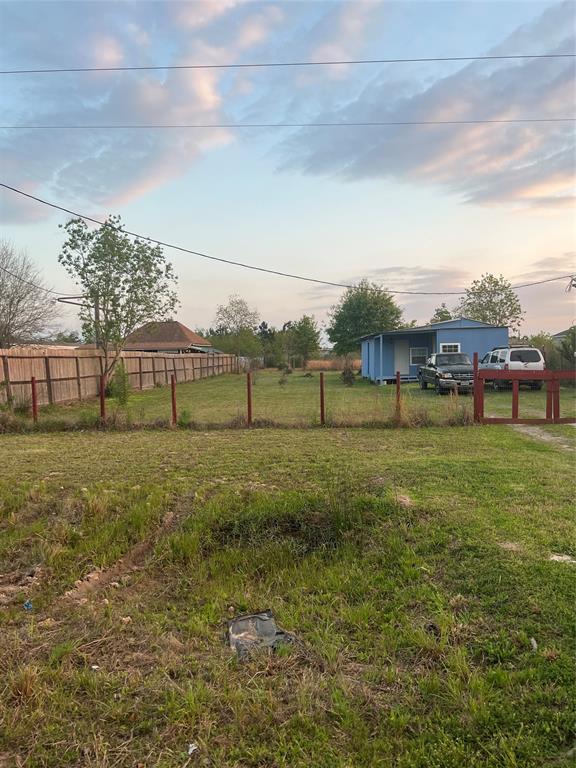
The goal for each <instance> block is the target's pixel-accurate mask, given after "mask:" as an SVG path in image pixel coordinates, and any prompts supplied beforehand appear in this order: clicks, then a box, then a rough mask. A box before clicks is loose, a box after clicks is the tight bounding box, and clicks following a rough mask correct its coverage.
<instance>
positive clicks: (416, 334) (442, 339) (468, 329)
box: [361, 317, 508, 384]
mask: <svg viewBox="0 0 576 768" xmlns="http://www.w3.org/2000/svg"><path fill="white" fill-rule="evenodd" d="M361 342H362V376H363V378H365V379H370V380H371V381H375V382H379V383H381V384H382V383H385V382H389V381H393V380H394V379H395V378H396V371H400V376H401V378H402V379H403V380H404V381H412V380H415V379H416V377H417V374H418V368H419V367H420V366H421V365H424V363H425V362H426V360H427V359H428V357H430V355H432V354H434V353H435V352H464V353H466V354H468V355H469V356H470V358H472V356H473V354H474V352H478V356H479V357H480V358H482V357H483V356H484V355H485V354H486V352H489V351H490V350H491V349H493V348H494V347H502V346H504V347H506V346H508V328H506V327H503V326H498V325H490V324H489V323H482V322H480V321H479V320H471V319H469V318H467V317H459V318H456V319H454V320H443V321H442V322H440V323H430V324H429V325H422V326H420V327H416V328H401V329H399V330H397V331H383V332H382V333H372V334H370V335H369V336H363V337H362V339H361Z"/></svg>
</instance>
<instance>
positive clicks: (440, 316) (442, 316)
mask: <svg viewBox="0 0 576 768" xmlns="http://www.w3.org/2000/svg"><path fill="white" fill-rule="evenodd" d="M444 320H452V312H451V311H450V310H449V309H448V307H447V306H446V304H445V302H442V304H440V306H439V307H436V309H435V310H434V314H433V315H432V317H431V318H430V322H431V323H441V322H443V321H444Z"/></svg>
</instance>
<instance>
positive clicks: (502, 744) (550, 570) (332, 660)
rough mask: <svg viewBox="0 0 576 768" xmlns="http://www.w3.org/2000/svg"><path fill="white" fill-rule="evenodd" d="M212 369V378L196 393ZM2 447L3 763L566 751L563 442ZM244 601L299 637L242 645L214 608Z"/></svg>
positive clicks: (482, 760)
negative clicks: (252, 647)
mask: <svg viewBox="0 0 576 768" xmlns="http://www.w3.org/2000/svg"><path fill="white" fill-rule="evenodd" d="M262 378H263V377H262ZM294 381H295V382H296V379H294ZM308 383H309V382H307V381H306V380H305V381H304V382H303V383H302V384H300V383H295V384H294V385H293V387H294V390H296V388H297V387H299V386H301V387H302V391H303V392H305V391H307V390H305V389H304V387H305V386H306V385H307V384H308ZM208 384H212V385H214V386H219V387H221V388H222V389H221V390H220V391H221V392H222V391H224V390H225V388H226V387H227V386H230V387H231V386H232V382H228V381H226V380H224V379H222V380H217V381H212V382H201V383H200V384H198V385H193V386H194V387H196V390H194V389H193V387H190V390H191V391H196V392H199V391H203V389H204V387H206V386H207V385H208ZM256 386H257V388H258V387H262V391H263V390H264V385H263V384H262V383H261V381H259V382H258V383H257V385H256ZM277 386H278V385H277ZM270 387H271V385H270ZM279 388H280V387H279ZM363 388H364V387H363V385H362V386H358V388H357V389H355V388H352V390H351V391H348V390H346V391H345V392H344V395H343V396H345V397H350V398H360V397H361V395H360V393H361V392H362V390H363ZM366 389H367V391H368V395H367V396H368V397H372V396H373V394H372V393H373V392H376V393H379V395H380V397H381V398H383V397H388V395H387V394H386V395H385V394H384V391H383V390H378V389H376V388H371V387H370V388H369V387H368V386H366ZM234 391H236V390H234ZM259 391H260V390H259ZM290 391H292V390H287V393H288V392H290ZM329 391H332V393H333V394H334V393H335V392H336V391H337V385H336V383H335V382H331V385H330V390H329ZM287 393H286V397H289V395H288V394H287ZM160 394H164V393H159V392H156V391H155V392H153V393H150V395H151V396H152V395H153V396H155V397H159V396H160ZM526 394H527V395H529V394H530V393H526ZM503 397H504V396H503ZM199 399H200V396H199V395H198V396H197V398H196V400H195V402H198V400H199ZM439 399H440V398H438V400H439ZM334 400H335V396H334V398H333V402H334ZM431 400H432V401H433V402H435V403H436V402H438V400H434V398H433V397H431ZM297 401H298V399H297V398H295V401H294V403H295V404H296V402H297ZM206 407H208V406H206ZM287 411H288V412H292V413H295V412H296V409H295V408H294V411H290V408H289V406H287ZM205 413H206V414H209V413H210V411H209V410H207V411H205ZM547 429H549V431H550V432H551V433H553V432H554V430H556V429H558V430H561V434H562V435H563V436H564V437H565V438H566V439H568V438H572V440H573V439H574V436H576V430H573V429H572V431H571V432H569V431H568V428H565V427H559V428H556V427H550V428H547ZM0 462H1V466H2V469H3V471H2V474H1V476H0V574H2V575H1V576H0V602H1V604H0V621H1V624H2V626H1V630H0V632H1V635H2V652H1V653H0V687H1V695H0V765H2V766H4V765H6V766H12V765H15V766H16V765H22V766H24V765H26V766H30V768H40V767H42V768H51V767H54V768H56V767H57V768H65V767H66V766H82V767H84V766H87V767H90V768H112V767H113V766H114V767H118V766H120V767H124V766H126V768H128V766H130V767H131V768H133V767H134V766H138V765H142V766H146V768H149V767H154V768H177V767H178V768H182V766H185V765H188V766H193V765H195V764H198V765H210V766H215V767H217V768H220V767H222V768H239V767H242V768H244V767H245V766H246V767H250V768H252V767H254V768H256V767H259V768H265V767H266V768H268V767H273V768H276V767H278V768H280V767H281V768H288V767H290V768H309V767H310V766H320V767H322V768H323V767H324V766H326V768H328V767H330V768H349V767H351V766H354V767H356V766H362V767H363V766H366V768H370V767H372V766H377V767H379V766H381V767H383V768H384V767H386V768H388V767H389V768H392V767H394V768H398V767H399V768H430V767H431V768H480V767H482V768H485V767H487V768H531V767H535V766H541V767H542V768H544V766H546V767H549V766H561V767H564V768H566V767H567V766H569V765H572V759H571V757H570V754H569V753H570V750H572V748H573V746H574V732H573V723H574V707H573V702H574V700H575V693H576V690H575V688H576V686H575V682H576V675H575V671H574V642H575V636H574V621H573V602H574V588H575V575H576V566H574V565H571V564H570V563H566V562H554V561H551V560H550V559H549V558H550V555H551V554H552V553H555V554H565V555H570V556H572V557H576V537H575V535H574V534H575V525H574V513H573V499H574V481H573V469H574V467H573V463H574V454H573V452H571V451H569V450H566V449H564V448H563V447H562V446H557V445H552V444H549V443H546V442H544V441H538V440H535V439H530V438H527V437H525V436H523V435H522V434H519V433H517V432H515V431H514V430H513V429H511V428H509V427H499V426H485V427H478V428H475V429H473V430H471V429H466V428H463V427H451V428H449V427H444V428H438V427H431V428H430V429H419V430H394V431H392V430H375V429H357V428H349V429H332V430H326V431H321V430H276V429H254V430H250V431H230V430H220V431H210V432H198V431H189V430H178V431H168V430H164V431H163V430H160V431H155V432H148V431H136V432H73V433H53V434H47V433H39V434H25V435H3V436H2V437H1V438H0ZM96 569H103V570H102V571H101V572H100V573H99V574H98V578H94V576H92V578H91V579H90V580H86V577H87V575H88V574H94V572H95V570H96ZM78 580H84V581H80V583H79V584H78V583H77V582H78ZM75 585H76V586H75ZM70 590H72V594H67V593H69V591H70ZM27 599H29V600H31V602H32V606H33V608H32V610H31V611H26V610H24V607H23V604H24V602H25V601H26V600H27ZM264 608H271V609H272V610H273V611H274V613H275V615H276V617H277V620H278V622H279V624H280V625H281V626H282V627H283V628H284V629H286V630H288V631H290V632H292V633H294V634H295V635H296V636H297V638H298V643H297V644H296V645H294V646H293V647H290V648H288V649H287V650H286V651H283V652H282V653H278V654H276V655H273V656H268V655H259V656H255V657H254V658H253V659H252V660H250V661H248V662H245V663H239V662H238V660H237V659H236V658H235V657H234V655H233V654H232V652H231V651H230V650H229V649H228V648H227V647H226V645H225V643H224V640H223V633H224V628H225V624H226V620H227V619H228V618H229V617H230V616H231V615H234V614H238V613H242V612H246V611H252V610H262V609H264ZM532 639H534V641H535V642H536V646H534V643H533V642H532ZM191 742H195V743H196V744H198V746H199V751H198V753H197V755H196V756H192V759H191V760H190V762H187V760H188V756H187V754H186V753H187V747H188V744H189V743H191Z"/></svg>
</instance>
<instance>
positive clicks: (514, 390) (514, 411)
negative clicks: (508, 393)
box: [512, 379, 520, 419]
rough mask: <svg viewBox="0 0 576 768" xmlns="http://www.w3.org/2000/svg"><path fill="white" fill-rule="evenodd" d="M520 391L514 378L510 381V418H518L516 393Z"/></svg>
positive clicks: (517, 381)
mask: <svg viewBox="0 0 576 768" xmlns="http://www.w3.org/2000/svg"><path fill="white" fill-rule="evenodd" d="M519 392H520V382H519V380H518V379H514V381H513V382H512V418H513V419H517V418H518V394H519Z"/></svg>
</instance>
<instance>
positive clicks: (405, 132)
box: [280, 3, 576, 209]
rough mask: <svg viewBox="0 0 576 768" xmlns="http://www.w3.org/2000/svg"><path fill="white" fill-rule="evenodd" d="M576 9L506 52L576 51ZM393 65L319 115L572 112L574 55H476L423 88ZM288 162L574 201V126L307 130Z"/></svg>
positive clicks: (492, 195) (520, 33) (287, 149)
mask: <svg viewBox="0 0 576 768" xmlns="http://www.w3.org/2000/svg"><path fill="white" fill-rule="evenodd" d="M573 23H574V7H573V6H572V5H571V4H569V3H563V4H561V5H558V6H554V7H551V8H549V9H548V10H547V11H545V12H544V13H543V14H542V15H541V17H540V18H539V19H538V20H537V21H535V22H534V23H532V24H530V25H525V26H524V27H522V28H520V29H519V30H517V32H515V33H514V34H513V35H512V36H510V37H509V38H508V39H507V40H506V41H503V42H502V44H501V45H500V46H498V48H497V49H495V50H496V51H500V50H506V51H510V50H529V49H530V50H534V51H542V52H547V53H553V52H562V51H570V50H573V48H574V45H575V41H574V38H573V37H571V38H569V37H568V30H571V29H572V28H573ZM387 72H388V70H384V71H383V72H382V73H381V74H380V75H379V76H377V77H376V78H374V79H373V80H372V81H371V82H370V83H368V84H367V85H366V87H365V88H364V89H363V90H362V91H361V93H359V94H358V95H357V96H355V97H354V98H351V99H350V100H348V102H347V103H346V104H344V105H343V106H342V107H341V108H339V109H337V110H330V111H327V110H325V111H323V112H322V113H317V114H316V115H315V117H314V119H313V120H312V122H315V121H318V122H326V121H330V122H343V123H346V122H374V121H376V122H388V121H390V122H415V121H438V120H460V121H466V120H475V119H482V120H510V119H521V118H529V117H533V116H535V117H539V118H543V117H570V116H571V113H570V108H569V105H571V104H573V93H574V91H573V89H574V64H573V62H572V61H571V60H570V61H568V62H567V61H566V60H552V59H550V60H534V59H532V60H522V61H514V62H505V63H502V62H498V63H494V62H473V63H471V64H469V65H467V66H464V67H462V68H461V69H459V70H458V71H456V72H453V73H451V74H448V75H446V76H444V77H441V78H440V79H438V80H436V81H434V82H432V83H426V84H423V85H420V84H419V83H418V82H413V83H412V84H407V83H406V82H399V81H394V80H392V79H391V78H390V77H389V75H388V74H387ZM280 151H281V154H282V157H283V162H282V165H281V167H282V168H283V169H297V170H300V171H303V172H305V173H308V174H315V175H332V176H336V177H339V178H341V179H344V180H348V181H357V180H361V179H382V178H384V179H401V180H404V181H406V180H408V181H411V182H413V183H425V184H434V185H437V186H442V187H445V188H447V189H448V190H450V191H451V192H454V193H456V194H458V195H459V196H460V197H461V198H462V199H463V200H465V201H467V202H472V203H478V204H483V205H493V204H502V203H507V204H508V203H512V204H514V205H515V206H517V207H520V208H524V207H525V208H531V209H535V208H540V209H545V208H554V207H558V208H563V207H566V206H567V205H569V204H571V203H572V201H573V200H574V187H573V176H574V171H575V167H576V166H575V157H576V155H575V151H574V126H573V124H571V123H569V124H563V123H558V124H554V123H540V124H529V123H526V124H523V125H518V124H516V125H496V124H489V125H486V124H484V125H460V126H450V125H441V126H407V125H397V126H390V127H374V128H353V127H351V128H339V129H337V130H336V129H332V130H331V132H330V133H329V134H327V131H326V130H325V129H305V130H302V131H300V132H299V133H297V134H296V135H295V136H293V137H292V138H290V139H289V140H286V141H285V142H283V144H282V145H281V148H280Z"/></svg>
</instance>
